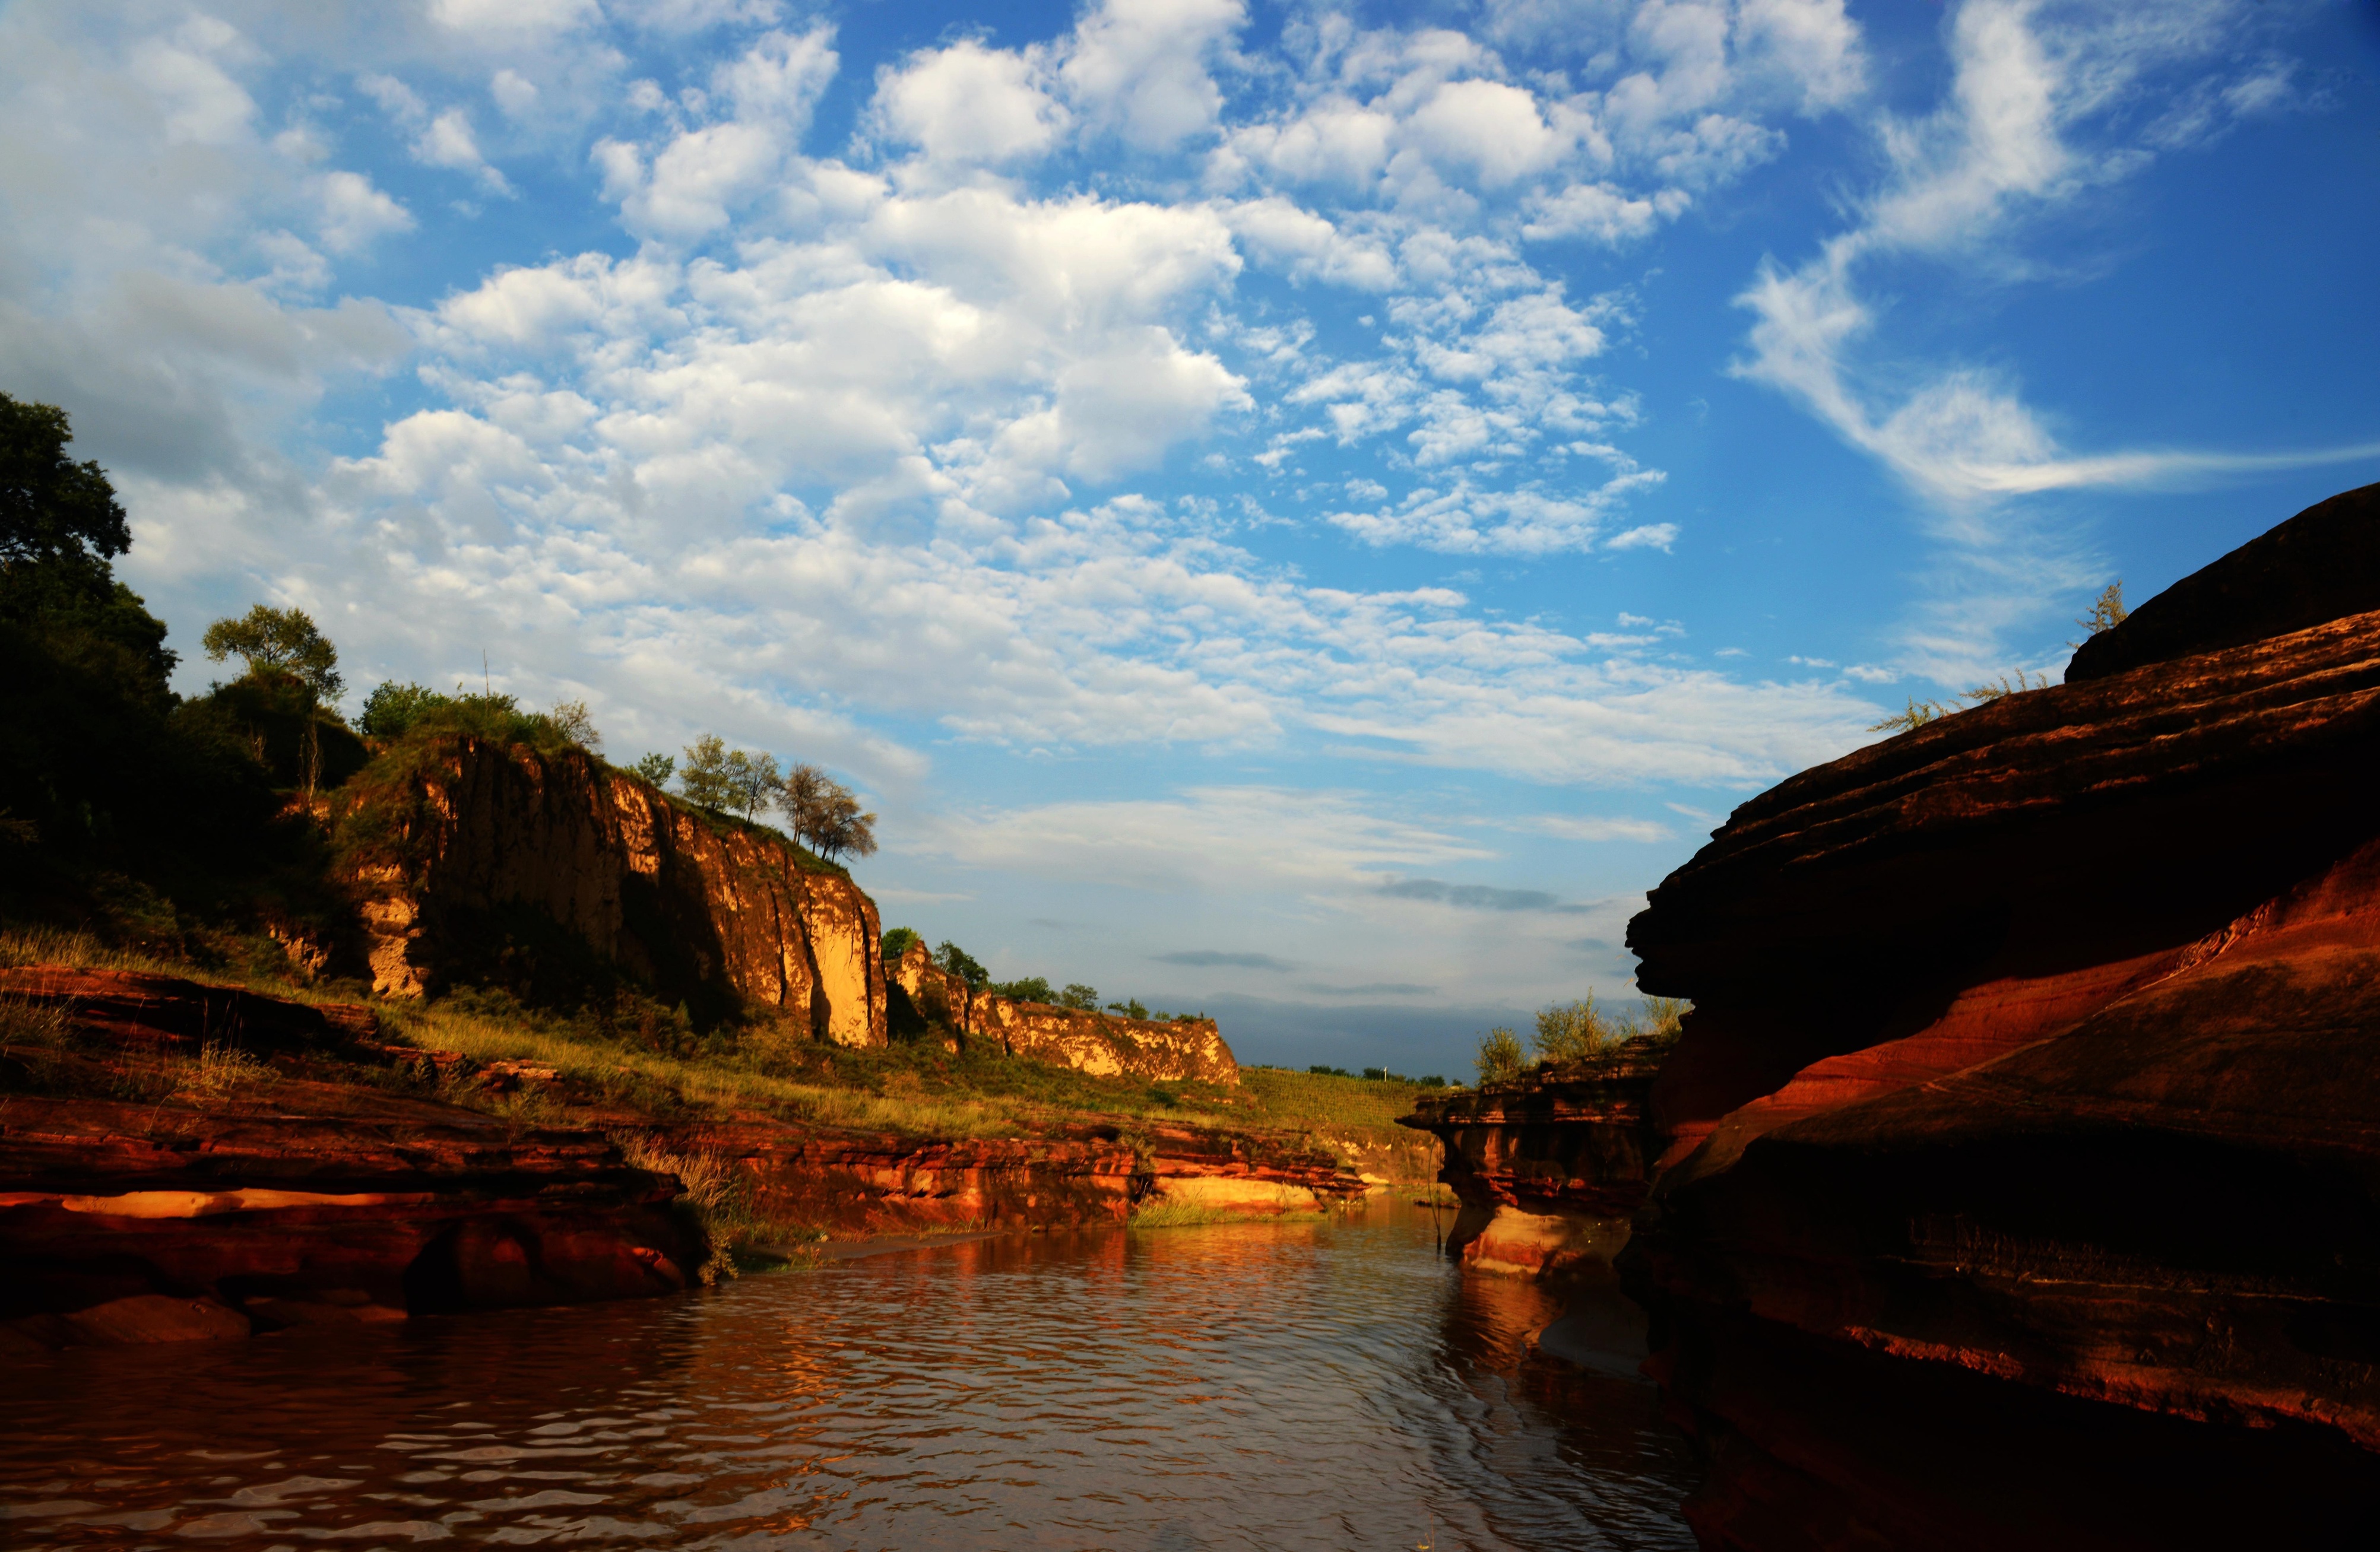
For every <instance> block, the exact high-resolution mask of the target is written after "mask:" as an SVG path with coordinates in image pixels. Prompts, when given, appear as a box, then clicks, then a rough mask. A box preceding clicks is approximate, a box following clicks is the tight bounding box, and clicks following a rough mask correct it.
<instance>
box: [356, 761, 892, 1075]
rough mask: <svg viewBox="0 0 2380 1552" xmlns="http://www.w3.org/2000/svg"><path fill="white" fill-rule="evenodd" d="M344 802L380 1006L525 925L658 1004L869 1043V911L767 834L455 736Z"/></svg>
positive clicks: (587, 773)
mask: <svg viewBox="0 0 2380 1552" xmlns="http://www.w3.org/2000/svg"><path fill="white" fill-rule="evenodd" d="M346 801H347V802H348V803H349V804H350V806H351V811H350V812H349V814H348V815H347V816H346V818H344V819H343V820H342V825H343V833H344V834H347V835H350V836H353V837H356V839H355V841H354V843H353V849H354V856H355V862H354V867H353V876H354V879H355V882H356V884H357V885H358V890H359V892H360V893H361V894H362V896H363V897H364V900H365V903H364V906H363V915H364V921H365V926H366V929H367V932H368V935H369V938H370V943H369V947H368V956H369V959H370V971H371V976H372V983H373V988H374V989H375V990H376V991H378V992H380V993H381V994H382V995H383V996H391V997H410V996H419V995H420V994H421V993H423V992H424V991H425V990H434V989H435V988H437V987H438V986H439V985H440V984H441V983H442V982H443V981H444V980H446V979H448V978H452V977H453V976H455V975H456V974H457V973H458V972H460V973H462V974H464V975H466V976H482V975H486V974H488V973H489V972H490V971H491V969H492V968H500V967H492V966H489V965H487V964H481V963H480V960H481V959H483V958H484V957H485V954H486V945H487V943H488V941H489V940H491V939H492V938H495V937H500V936H502V935H504V931H505V929H506V928H510V927H512V926H513V925H515V924H516V923H517V922H518V921H519V920H520V914H521V913H528V914H529V919H530V922H531V925H532V928H538V927H543V926H544V925H545V924H551V926H552V928H555V929H558V930H559V931H561V932H563V933H565V934H567V935H568V936H569V937H570V938H571V939H574V940H577V942H578V943H580V944H583V945H585V947H586V949H587V950H589V951H591V952H592V953H593V954H594V955H596V956H597V957H598V959H599V960H601V961H602V962H608V963H609V964H616V965H617V966H619V967H620V968H621V969H623V970H625V971H626V972H627V973H628V974H629V975H630V976H633V977H635V978H636V979H637V980H638V981H640V982H642V983H643V984H644V985H645V986H647V987H648V988H650V989H652V990H653V991H654V992H655V993H657V994H658V995H659V996H660V997H661V998H662V1000H664V1001H677V1000H693V1001H695V1002H697V1003H701V1002H703V1001H705V1000H710V1001H713V1002H716V1001H719V1000H722V999H725V998H733V999H741V1000H745V1001H747V1002H758V1003H760V1004H764V1005H767V1006H770V1007H775V1008H782V1009H784V1010H787V1011H788V1012H792V1013H793V1014H794V1015H795V1017H796V1018H807V1020H808V1022H809V1025H810V1026H811V1029H812V1031H813V1033H814V1034H815V1035H816V1036H817V1037H819V1038H820V1039H826V1040H833V1041H835V1042H837V1043H839V1044H842V1045H845V1046H880V1045H882V1044H884V1042H885V1037H886V1033H885V1000H884V972H883V965H882V963H881V952H880V947H879V934H880V924H879V923H878V921H877V916H876V906H875V903H873V902H872V901H870V900H869V899H868V896H867V895H865V894H863V893H861V892H860V891H859V889H858V888H857V886H856V885H855V884H853V883H852V881H851V880H850V879H848V878H846V877H844V875H843V874H842V873H841V872H840V871H838V870H829V869H824V868H823V867H822V865H820V864H818V863H817V862H816V861H815V860H814V859H811V858H809V857H808V856H807V855H806V854H803V853H800V852H799V851H797V850H796V849H795V847H793V846H792V845H791V843H788V842H786V841H785V840H784V839H783V837H782V836H780V835H778V834H776V832H774V831H769V830H765V829H762V828H760V827H758V826H745V825H738V824H736V823H735V821H733V820H731V819H725V818H719V817H717V816H713V815H706V814H700V813H697V812H695V811H693V810H691V809H689V808H687V807H686V806H683V805H680V804H678V803H676V802H674V801H672V800H671V799H670V798H668V797H667V796H665V795H663V794H662V793H661V792H660V791H659V790H658V789H656V788H654V787H652V786H650V785H649V784H648V783H646V782H642V781H639V780H637V779H636V778H634V777H631V776H628V775H625V774H624V773H622V772H620V771H616V770H612V769H610V768H609V767H607V766H605V765H603V764H602V763H601V761H599V760H596V759H593V758H589V756H587V755H584V754H580V753H577V752H576V751H573V752H570V753H565V754H560V755H540V754H539V753H537V752H535V751H534V750H530V749H527V748H523V747H517V746H514V747H506V746H498V745H493V744H489V743H484V742H481V741H480V740H477V739H471V738H455V739H453V740H450V741H448V742H446V743H444V744H443V745H441V746H439V747H438V748H437V749H436V750H435V751H433V753H432V756H431V758H428V759H427V760H425V761H423V762H422V763H421V764H420V765H419V766H418V767H417V768H416V770H414V771H413V773H412V774H410V775H408V776H407V777H405V778H404V779H403V780H402V781H401V782H399V783H398V784H397V785H396V786H395V788H394V789H389V788H380V789H373V790H358V791H357V792H355V793H353V794H350V795H349V796H348V797H347V799H346ZM531 936H534V931H533V930H532V932H531Z"/></svg>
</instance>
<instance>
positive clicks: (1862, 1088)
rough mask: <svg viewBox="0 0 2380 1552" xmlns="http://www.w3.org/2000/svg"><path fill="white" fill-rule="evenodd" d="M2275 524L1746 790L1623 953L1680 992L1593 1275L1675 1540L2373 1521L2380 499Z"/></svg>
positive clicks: (2074, 1532) (1657, 988)
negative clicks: (2000, 688) (1685, 1508)
mask: <svg viewBox="0 0 2380 1552" xmlns="http://www.w3.org/2000/svg"><path fill="white" fill-rule="evenodd" d="M2277 535H2279V536H2280V537H2279V539H2278V540H2275V539H2274V537H2273V536H2267V540H2262V541H2259V542H2258V544H2256V545H2252V546H2249V547H2247V548H2246V549H2243V550H2242V551H2240V552H2236V553H2235V555H2233V556H2231V557H2227V559H2226V560H2225V561H2222V562H2218V563H2216V565H2214V566H2210V567H2208V568H2207V570H2206V571H2205V572H2202V573H2201V574H2199V576H2196V577H2193V578H2191V579H2188V580H2187V581H2185V583H2183V584H2181V585H2179V586H2178V587H2177V588H2175V589H2174V590H2173V594H2172V595H2171V599H2172V601H2170V602H2168V601H2167V600H2155V601H2154V602H2153V603H2152V604H2151V605H2149V606H2145V607H2143V609H2142V610H2141V611H2140V612H2138V613H2137V614H2136V615H2135V616H2134V619H2135V621H2136V622H2139V628H2138V629H2137V630H2135V629H2134V627H2133V626H2132V625H2131V624H2127V625H2126V626H2123V627H2119V629H2118V630H2117V631H2114V632H2110V633H2107V636H2106V637H2101V638H2098V639H2097V640H2096V641H2095V643H2094V647H2093V649H2090V650H2089V651H2087V652H2086V653H2085V654H2083V657H2087V658H2089V659H2090V660H2091V661H2090V662H2088V663H2085V662H2084V661H2083V657H2078V667H2080V668H2083V669H2084V670H2086V672H2084V673H2077V674H2076V675H2075V676H2074V681H2073V682H2071V683H2068V684H2066V685H2059V686H2058V687H2055V688H2051V689H2046V690H2040V691H2034V692H2030V693H2026V694H2022V695H2017V696H2011V697H2007V698H2006V699H2004V700H2000V701H1998V702H1995V703H1992V704H1989V705H1986V706H1984V707H1981V708H1978V709H1973V710H1971V711H1967V712H1964V713H1961V714H1960V715H1957V716H1954V717H1950V718H1947V719H1945V720H1943V721H1938V722H1935V723H1932V724H1930V725H1927V726H1925V727H1921V728H1919V729H1917V730H1915V731H1913V732H1911V733H1908V734H1903V735H1901V736H1900V737H1897V738H1893V739H1890V740H1888V741H1886V742H1883V743H1880V744H1877V745H1876V746H1871V747H1868V748H1865V749H1862V750H1860V751H1858V752H1856V753H1854V754H1852V755H1850V756H1848V757H1846V758H1843V759H1840V760H1838V761H1836V762H1834V763H1833V764H1831V765H1828V766H1823V767H1820V768H1818V769H1816V770H1810V771H1806V772H1804V773H1803V774H1802V775H1800V776H1797V777H1795V778H1793V779H1792V780H1791V781H1790V782H1785V783H1783V784H1781V785H1779V787H1777V788H1776V789H1774V790H1773V791H1771V792H1769V793H1767V794H1764V795H1762V796H1761V797H1759V798H1756V799H1755V800H1754V801H1752V802H1750V803H1748V804H1746V805H1744V806H1743V807H1742V808H1740V809H1738V810H1737V812H1736V813H1735V815H1734V816H1733V817H1732V818H1730V821H1729V822H1728V824H1727V825H1726V827H1725V828H1724V829H1722V830H1721V831H1719V832H1718V835H1717V836H1715V837H1714V839H1713V840H1712V842H1711V843H1710V844H1709V845H1708V846H1706V847H1705V848H1704V849H1703V851H1702V852H1701V853H1699V854H1698V855H1696V856H1695V857H1694V860H1693V861H1692V862H1690V863H1689V864H1688V865H1687V866H1686V867H1682V868H1681V869H1680V870H1679V871H1678V872H1677V873H1675V874H1673V875H1672V876H1671V877H1670V879H1669V880H1667V881H1666V882H1665V883H1663V885H1662V886H1661V887H1660V889H1658V891H1655V892H1654V894H1653V895H1652V897H1651V901H1650V903H1649V906H1648V909H1647V910H1646V911H1645V913H1644V914H1643V915H1640V916H1638V917H1637V918H1636V920H1635V922H1634V923H1633V925H1632V927H1631V929H1630V939H1629V941H1630V944H1631V946H1632V947H1633V948H1634V949H1635V950H1636V952H1637V953H1638V954H1639V955H1640V957H1641V959H1642V962H1643V964H1642V968H1641V970H1640V973H1639V984H1640V985H1641V986H1642V987H1644V988H1645V989H1646V990H1647V991H1651V992H1657V993H1660V994H1664V995H1670V996H1680V997H1687V998H1691V999H1693V1000H1694V1005H1695V1011H1694V1013H1693V1014H1692V1015H1691V1016H1690V1017H1689V1018H1688V1020H1687V1022H1686V1025H1685V1032H1684V1037H1683V1040H1682V1044H1681V1045H1680V1047H1679V1049H1678V1050H1677V1052H1676V1054H1675V1055H1674V1056H1673V1057H1672V1058H1671V1059H1670V1061H1668V1062H1667V1063H1666V1064H1665V1065H1664V1066H1663V1067H1662V1069H1661V1071H1660V1073H1659V1076H1658V1079H1657V1080H1656V1082H1655V1083H1654V1085H1653V1088H1652V1093H1651V1105H1652V1109H1653V1114H1654V1120H1655V1122H1656V1124H1657V1125H1658V1128H1659V1131H1660V1134H1661V1135H1662V1138H1663V1140H1664V1143H1665V1146H1664V1151H1663V1155H1662V1158H1661V1165H1662V1169H1661V1171H1660V1173H1659V1174H1658V1178H1657V1180H1656V1181H1655V1183H1654V1185H1653V1187H1652V1189H1651V1193H1650V1194H1649V1196H1648V1198H1647V1200H1646V1202H1645V1206H1644V1207H1643V1208H1642V1209H1641V1210H1640V1211H1639V1213H1638V1215H1637V1219H1636V1227H1635V1237H1634V1239H1633V1243H1632V1244H1631V1246H1630V1248H1629V1249H1628V1251H1627V1252H1626V1253H1625V1255H1623V1257H1622V1266H1623V1268H1624V1269H1625V1270H1626V1271H1627V1272H1628V1273H1629V1275H1630V1276H1631V1278H1632V1279H1633V1286H1634V1287H1635V1289H1636V1291H1637V1292H1638V1293H1639V1296H1640V1297H1641V1298H1642V1299H1643V1301H1644V1302H1645V1303H1646V1304H1647V1305H1648V1306H1649V1307H1650V1308H1651V1310H1652V1312H1653V1316H1654V1337H1655V1345H1656V1349H1657V1351H1656V1356H1655V1358H1654V1361H1653V1363H1652V1364H1650V1365H1649V1367H1650V1368H1651V1370H1652V1371H1653V1372H1654V1373H1655V1374H1656V1376H1657V1377H1658V1379H1659V1380H1660V1382H1661V1384H1662V1386H1663V1388H1664V1391H1665V1393H1666V1396H1667V1398H1668V1401H1669V1404H1670V1408H1671V1411H1672V1414H1673V1415H1674V1416H1675V1417H1677V1418H1678V1420H1679V1421H1680V1422H1682V1424H1684V1425H1686V1426H1687V1427H1688V1428H1689V1430H1690V1431H1692V1432H1693V1433H1694V1435H1696V1436H1697V1437H1699V1438H1701V1439H1702V1440H1703V1441H1704V1443H1705V1444H1706V1446H1707V1448H1708V1449H1709V1450H1710V1452H1711V1459H1712V1461H1713V1474H1712V1478H1711V1482H1710V1485H1708V1487H1707V1488H1706V1490H1705V1491H1704V1492H1703V1493H1702V1494H1701V1495H1700V1496H1699V1497H1697V1498H1696V1500H1695V1501H1694V1503H1693V1504H1692V1505H1690V1514H1691V1516H1692V1518H1693V1520H1694V1524H1695V1527H1696V1529H1697V1531H1698V1533H1699V1534H1701V1536H1702V1538H1703V1540H1704V1543H1705V1545H1706V1546H1727V1547H1736V1548H1744V1549H1761V1548H1769V1547H1789V1546H1790V1547H1835V1546H1842V1547H1850V1546H1863V1547H1867V1546H1907V1547H1918V1546H1924V1547H1975V1548H1984V1547H2002V1546H2020V1545H2022V1546H2205V1545H2217V1544H2227V1543H2244V1542H2252V1541H2261V1542H2264V1543H2265V1544H2277V1545H2300V1544H2303V1545H2312V1544H2314V1543H2315V1542H2316V1541H2318V1540H2320V1539H2321V1538H2322V1536H2323V1535H2324V1534H2325V1532H2324V1530H2323V1527H2325V1526H2328V1527H2333V1528H2335V1527H2337V1526H2338V1525H2341V1524H2344V1523H2350V1522H2353V1519H2354V1517H2359V1516H2362V1515H2368V1513H2369V1512H2370V1510H2372V1508H2373V1507H2374V1505H2380V1454H2375V1453H2374V1452H2375V1451H2380V1236H2375V1234H2374V1229H2373V1225H2374V1223H2380V1038H2375V1034H2380V799H2375V794H2380V785H2375V775H2374V773H2375V771H2380V565H2375V564H2374V556H2375V555H2380V487H2375V488H2372V489H2367V490H2366V491H2357V492H2350V494H2349V495H2348V496H2347V497H2342V498H2338V500H2337V501H2335V502H2333V503H2325V506H2324V507H2322V508H2317V509H2314V511H2313V512H2311V513H2309V514H2307V515H2301V517H2300V518H2298V519H2296V520H2294V521H2293V523H2292V524H2290V525H2284V527H2283V528H2282V529H2280V530H2277ZM2309 572H2311V573H2314V574H2318V575H2308V573H2309ZM2358 578H2362V579H2363V580H2362V582H2360V583H2359V582H2358V581H2357V579H2358ZM2276 600H2279V601H2278V602H2276ZM2308 600H2312V601H2308ZM2276 610H2278V611H2279V612H2278V614H2276V613H2275V611H2276ZM2309 614H2312V615H2314V616H2318V617H2317V618H2308V617H2307V616H2308V615H2309ZM2276 625H2278V626H2279V627H2283V628H2275V627H2276ZM2127 632H2131V635H2130V636H2128V635H2127Z"/></svg>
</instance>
